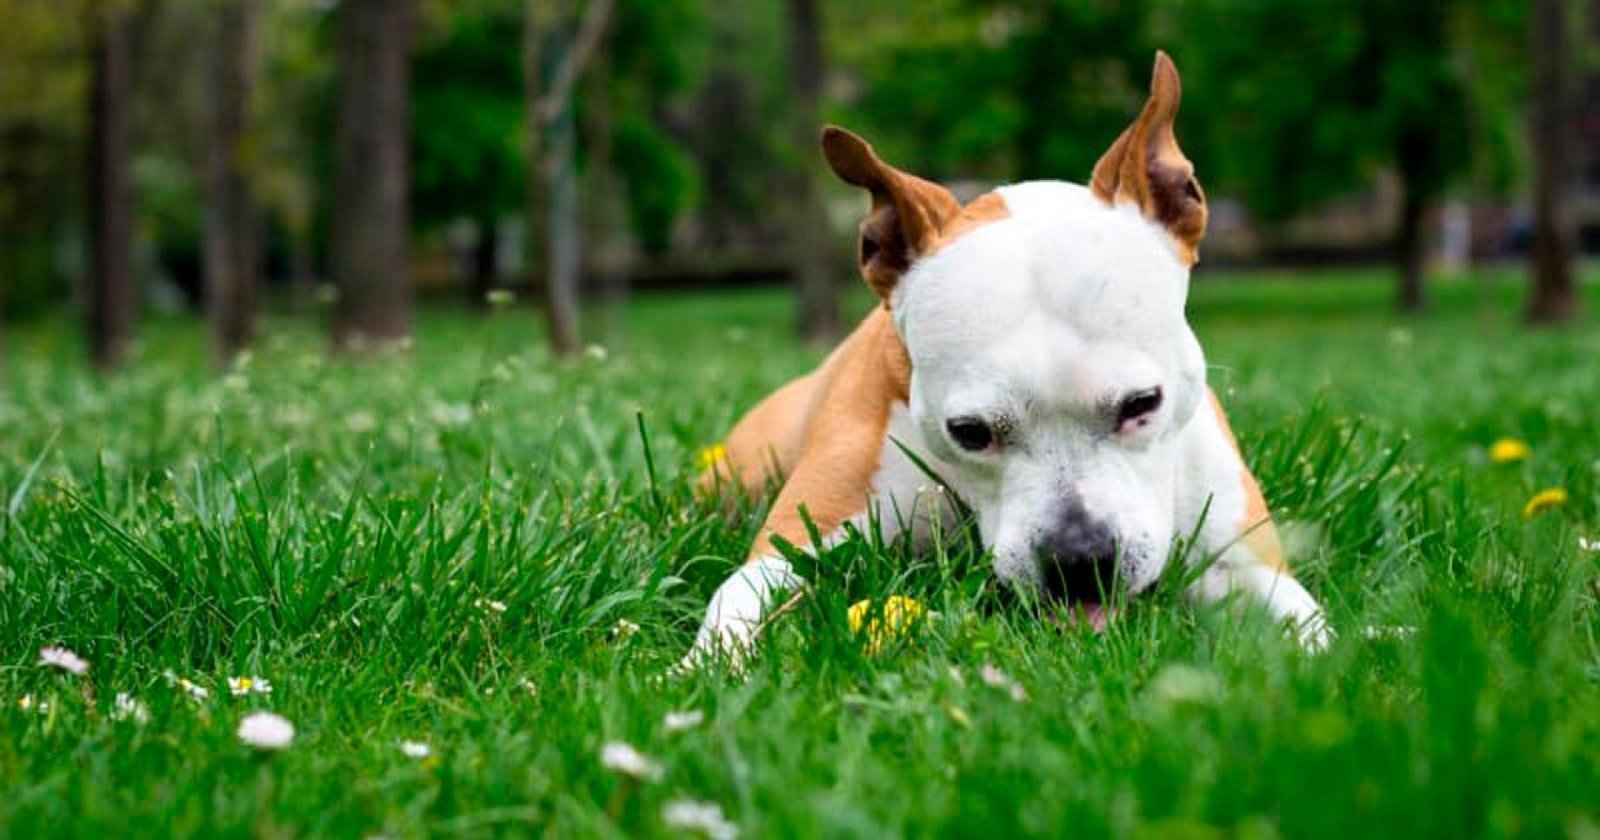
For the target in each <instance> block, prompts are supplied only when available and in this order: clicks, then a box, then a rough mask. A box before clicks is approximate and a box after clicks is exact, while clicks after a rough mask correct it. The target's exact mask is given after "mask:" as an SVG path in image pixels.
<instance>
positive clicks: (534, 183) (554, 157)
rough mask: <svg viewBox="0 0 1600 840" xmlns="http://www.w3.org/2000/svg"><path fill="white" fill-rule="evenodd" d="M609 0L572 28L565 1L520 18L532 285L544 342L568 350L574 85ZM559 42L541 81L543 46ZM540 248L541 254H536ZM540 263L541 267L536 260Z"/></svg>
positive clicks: (574, 204) (573, 300)
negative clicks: (541, 308)
mask: <svg viewBox="0 0 1600 840" xmlns="http://www.w3.org/2000/svg"><path fill="white" fill-rule="evenodd" d="M611 5H612V0H589V4H588V7H587V8H585V9H584V14H583V20H582V22H581V23H580V24H579V25H578V27H577V31H576V33H571V31H570V30H571V27H572V23H571V19H572V15H571V14H570V11H571V4H570V3H569V2H565V0H562V2H546V1H545V0H528V1H527V5H526V7H525V13H524V16H523V22H524V26H523V38H522V60H523V88H524V92H525V94H526V97H527V103H526V105H527V118H526V119H527V125H526V127H525V131H526V138H525V141H526V143H527V165H528V166H527V168H528V183H527V190H526V193H527V215H528V249H529V261H528V262H529V265H530V266H531V273H532V274H533V287H534V289H535V290H536V291H538V292H540V293H542V294H543V297H544V301H545V317H546V320H547V322H548V324H549V329H550V345H551V347H552V349H554V350H555V351H556V353H558V354H560V355H571V354H573V353H576V352H577V351H578V347H579V345H580V338H579V324H578V314H579V313H578V292H579V290H578V284H579V280H580V272H581V268H582V265H581V260H580V258H579V257H580V255H581V254H582V248H581V242H580V231H581V227H582V222H581V219H580V218H579V213H578V167H577V154H576V147H577V125H576V123H577V120H576V117H575V115H574V113H573V111H574V109H573V103H572V88H573V85H574V83H575V82H576V81H577V78H578V77H579V76H580V75H581V74H582V73H583V67H584V65H585V64H586V63H587V62H588V60H589V58H590V57H591V56H592V55H593V54H594V52H595V50H596V49H597V48H598V46H599V43H600V39H601V38H602V36H603V35H604V33H605V28H606V25H607V23H608V22H609V19H610V14H611ZM552 34H556V35H558V36H559V37H557V38H555V39H553V40H554V41H555V42H556V43H560V44H564V45H565V50H564V51H563V54H562V55H561V58H560V62H559V63H558V64H557V65H556V66H555V69H554V71H553V72H552V73H551V74H550V82H549V84H548V85H546V84H545V81H544V80H545V51H544V49H543V47H544V45H545V44H546V43H548V42H549V40H548V39H549V36H551V35H552ZM540 248H543V252H542V253H541V252H540V250H539V249H540ZM541 258H542V260H543V263H544V264H543V266H542V267H541V266H540V260H541Z"/></svg>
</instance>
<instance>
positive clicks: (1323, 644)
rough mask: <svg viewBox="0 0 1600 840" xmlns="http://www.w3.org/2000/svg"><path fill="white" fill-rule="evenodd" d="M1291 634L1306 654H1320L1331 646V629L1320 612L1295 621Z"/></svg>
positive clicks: (1332, 636)
mask: <svg viewBox="0 0 1600 840" xmlns="http://www.w3.org/2000/svg"><path fill="white" fill-rule="evenodd" d="M1292 632H1293V633H1294V636H1295V639H1296V640H1297V641H1299V642H1300V647H1301V648H1302V649H1304V650H1305V652H1306V653H1322V652H1323V651H1325V650H1327V649H1328V645H1331V644H1333V638H1334V634H1333V628H1331V627H1329V626H1328V622H1327V619H1324V618H1323V617H1322V611H1321V610H1318V611H1316V612H1313V613H1311V614H1310V615H1307V616H1304V617H1302V618H1298V619H1295V620H1294V625H1293V627H1292Z"/></svg>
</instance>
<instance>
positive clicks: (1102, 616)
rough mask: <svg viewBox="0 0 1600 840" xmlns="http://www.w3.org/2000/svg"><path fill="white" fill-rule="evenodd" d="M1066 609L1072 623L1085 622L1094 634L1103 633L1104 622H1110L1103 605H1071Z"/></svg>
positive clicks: (1109, 615)
mask: <svg viewBox="0 0 1600 840" xmlns="http://www.w3.org/2000/svg"><path fill="white" fill-rule="evenodd" d="M1067 609H1068V615H1070V616H1071V619H1072V621H1073V622H1079V621H1082V622H1086V623H1087V624H1088V625H1089V626H1090V627H1092V628H1094V631H1095V632H1096V633H1103V632H1105V629H1106V622H1108V621H1110V620H1111V614H1110V613H1109V612H1107V611H1106V608H1105V605H1104V604H1073V605H1072V606H1070V607H1068V608H1067Z"/></svg>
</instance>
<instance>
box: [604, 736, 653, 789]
mask: <svg viewBox="0 0 1600 840" xmlns="http://www.w3.org/2000/svg"><path fill="white" fill-rule="evenodd" d="M600 765H601V766H602V767H604V768H606V769H607V770H611V771H613V772H616V773H621V774H622V775H624V776H632V777H634V778H635V779H640V780H642V781H647V782H650V781H655V780H656V779H659V778H661V765H660V764H658V763H657V762H656V761H655V759H652V758H650V757H649V756H647V755H645V754H644V753H642V752H639V751H638V750H636V749H634V748H633V745H632V744H629V743H626V742H624V741H607V742H606V744H605V746H603V747H601V748H600Z"/></svg>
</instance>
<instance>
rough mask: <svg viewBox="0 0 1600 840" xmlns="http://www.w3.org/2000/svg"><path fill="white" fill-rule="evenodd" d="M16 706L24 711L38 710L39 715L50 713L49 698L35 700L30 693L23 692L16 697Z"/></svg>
mask: <svg viewBox="0 0 1600 840" xmlns="http://www.w3.org/2000/svg"><path fill="white" fill-rule="evenodd" d="M17 708H19V709H21V710H22V711H24V712H38V713H39V714H41V715H44V714H49V713H50V701H49V700H35V699H34V697H33V695H32V694H24V695H22V696H21V697H18V698H17Z"/></svg>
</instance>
